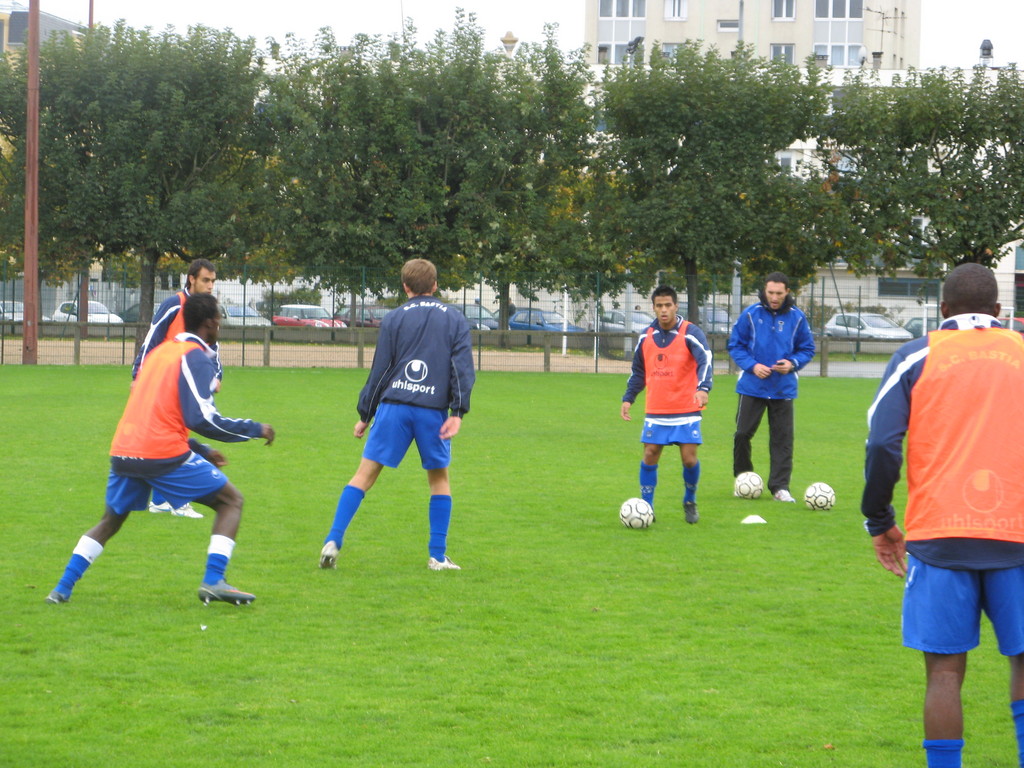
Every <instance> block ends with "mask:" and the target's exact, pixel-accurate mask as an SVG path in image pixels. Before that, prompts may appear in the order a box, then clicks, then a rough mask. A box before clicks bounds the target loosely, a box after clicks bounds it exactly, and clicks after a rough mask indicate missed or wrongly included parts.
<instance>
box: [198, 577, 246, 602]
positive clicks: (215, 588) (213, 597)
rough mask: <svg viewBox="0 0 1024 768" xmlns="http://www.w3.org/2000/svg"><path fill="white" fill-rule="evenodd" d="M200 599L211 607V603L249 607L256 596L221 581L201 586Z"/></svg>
mask: <svg viewBox="0 0 1024 768" xmlns="http://www.w3.org/2000/svg"><path fill="white" fill-rule="evenodd" d="M199 599H200V600H201V601H202V602H203V603H205V604H206V605H209V604H210V603H211V601H212V602H221V603H234V604H235V605H248V604H249V603H251V602H252V601H253V600H255V599H256V595H250V594H249V593H248V592H243V591H242V590H240V589H235V588H234V587H232V586H231V585H230V584H228V583H227V582H226V581H224V579H221V580H220V581H218V582H217V583H216V584H200V585H199Z"/></svg>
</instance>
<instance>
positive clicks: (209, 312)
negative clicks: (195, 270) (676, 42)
mask: <svg viewBox="0 0 1024 768" xmlns="http://www.w3.org/2000/svg"><path fill="white" fill-rule="evenodd" d="M181 312H182V317H183V318H184V319H185V330H186V331H188V332H189V333H195V332H196V331H198V330H199V328H200V326H202V324H203V323H205V322H206V321H207V320H210V319H212V318H215V317H220V309H219V308H218V307H217V297H216V296H214V295H213V294H212V293H192V294H189V297H188V298H187V299H185V306H184V307H182V309H181Z"/></svg>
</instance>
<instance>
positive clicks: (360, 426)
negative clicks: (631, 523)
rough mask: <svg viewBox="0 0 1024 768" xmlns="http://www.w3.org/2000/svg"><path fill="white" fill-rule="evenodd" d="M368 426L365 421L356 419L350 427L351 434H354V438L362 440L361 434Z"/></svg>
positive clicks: (363, 433)
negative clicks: (354, 423)
mask: <svg viewBox="0 0 1024 768" xmlns="http://www.w3.org/2000/svg"><path fill="white" fill-rule="evenodd" d="M368 426H370V425H369V424H367V423H366V422H365V421H357V422H356V425H355V427H354V428H353V429H352V434H353V435H355V437H356V439H358V440H362V439H363V435H365V434H366V428H367V427H368Z"/></svg>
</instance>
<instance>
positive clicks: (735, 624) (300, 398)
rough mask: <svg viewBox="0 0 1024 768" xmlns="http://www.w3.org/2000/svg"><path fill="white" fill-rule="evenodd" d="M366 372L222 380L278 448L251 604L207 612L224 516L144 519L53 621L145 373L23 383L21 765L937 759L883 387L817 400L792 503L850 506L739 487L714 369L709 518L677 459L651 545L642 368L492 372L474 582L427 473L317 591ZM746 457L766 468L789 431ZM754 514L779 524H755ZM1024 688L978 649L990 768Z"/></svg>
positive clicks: (249, 495) (373, 521)
mask: <svg viewBox="0 0 1024 768" xmlns="http://www.w3.org/2000/svg"><path fill="white" fill-rule="evenodd" d="M365 376H366V372H365V371H360V370H339V369H331V370H327V369H302V370H299V369H269V370H268V369H251V368H249V369H237V370H236V369H231V370H228V371H227V372H226V374H225V383H224V391H223V392H222V394H220V395H219V396H218V398H217V402H218V406H219V408H220V410H221V412H222V413H224V414H225V415H226V416H230V417H251V418H255V419H257V420H261V421H268V422H270V423H271V424H273V425H274V427H275V429H276V430H277V434H278V437H277V440H276V442H275V444H274V445H273V446H271V447H269V448H268V447H265V446H264V445H263V443H262V441H253V442H251V443H247V444H227V445H219V446H218V447H220V448H222V450H223V451H224V453H225V454H226V455H227V457H228V460H229V462H230V463H229V464H228V465H227V466H226V467H225V472H226V473H227V475H228V476H229V477H230V478H231V480H232V482H234V483H235V485H237V486H238V487H239V488H240V489H241V491H242V492H243V494H244V495H245V497H246V504H245V510H244V513H243V520H242V527H241V532H240V536H239V540H238V546H237V548H236V550H235V556H234V558H233V559H232V562H231V565H230V567H229V570H228V580H229V581H230V582H231V583H233V584H235V585H236V586H238V587H239V588H241V589H244V590H247V591H251V592H254V593H255V594H256V595H257V600H256V602H255V603H254V604H253V605H252V606H245V607H237V606H232V605H227V604H216V603H215V604H212V605H209V606H204V605H203V604H202V603H200V602H199V600H198V599H197V597H196V587H197V586H198V584H199V581H200V577H201V576H202V573H203V564H204V562H205V553H206V546H207V543H208V541H209V535H210V518H211V516H212V513H209V514H208V515H207V519H206V520H189V519H184V518H172V517H170V516H167V515H151V514H149V513H148V512H137V513H134V515H133V517H132V519H131V520H129V521H128V522H127V523H126V524H125V526H124V528H123V529H122V531H121V533H120V534H119V535H118V536H116V537H115V538H114V539H113V540H112V541H111V542H110V544H109V545H108V547H107V549H106V551H105V552H104V554H103V555H102V556H101V557H100V558H99V559H98V560H97V561H96V563H95V564H94V565H93V567H92V568H91V569H90V570H89V572H88V573H87V574H86V575H85V577H84V578H83V579H82V581H81V582H80V583H79V585H78V586H77V588H76V590H75V593H74V597H73V600H72V602H71V603H69V604H67V605H59V606H55V605H48V604H46V603H44V602H43V600H44V598H45V596H46V594H47V593H48V592H49V590H50V589H51V588H52V587H53V586H54V584H55V583H56V580H57V578H58V577H59V575H60V573H61V572H62V570H63V568H64V565H65V564H66V562H67V559H68V556H69V555H70V552H71V549H72V548H73V546H74V545H75V543H76V542H77V540H78V538H79V536H80V535H81V534H82V533H83V532H84V531H85V530H87V529H88V528H90V527H91V526H92V525H93V524H94V523H95V522H96V521H97V520H98V519H99V517H100V515H101V513H102V508H103V492H104V487H105V482H106V475H107V469H108V460H107V450H108V448H109V444H110V439H111V436H112V434H113V430H114V427H115V425H116V423H117V420H118V418H119V416H120V414H121V410H122V408H123V406H124V401H125V398H126V397H127V394H128V382H129V375H128V371H127V370H126V369H124V368H115V367H88V368H67V367H39V368H34V367H23V366H3V367H0V381H2V390H0V391H2V392H3V395H4V407H3V410H2V415H0V425H2V434H3V435H4V437H5V448H6V451H5V457H4V461H3V469H2V473H3V474H2V488H3V491H4V494H3V499H4V506H3V514H2V516H0V531H2V533H3V536H2V541H3V542H4V554H3V557H2V558H0V767H2V768H8V767H10V768H110V766H132V767H133V768H156V767H158V766H160V767H163V766H175V767H178V766H182V767H185V768H193V767H194V768H210V767H218V768H219V767H222V766H223V767H224V768H228V767H229V766H230V767H231V768H235V767H237V766H260V767H263V766H267V767H268V768H270V767H275V768H276V767H278V766H284V767H288V768H290V767H292V766H295V767H299V766H303V767H304V766H310V765H314V764H321V765H343V766H353V767H357V768H362V767H363V766H366V767H370V766H396V767H397V766H403V767H404V766H424V767H433V766H459V767H461V766H509V767H510V768H513V767H514V768H522V767H523V766H530V767H537V768H540V767H542V766H545V767H548V766H552V767H556V766H587V767H591V766H592V767H593V768H613V767H618V766H621V767H622V768H635V767H636V766H673V767H675V766H687V767H688V768H693V767H704V766H706V767H707V768H723V767H725V768H733V767H735V768H751V767H755V766H765V767H767V766H808V767H812V766H849V767H850V768H881V767H889V766H891V767H893V768H906V767H907V766H913V765H924V755H923V752H922V750H921V749H920V742H921V738H922V733H921V714H920V710H921V697H922V694H923V682H924V671H923V665H922V662H921V659H920V654H918V653H917V652H914V651H909V650H907V649H904V648H902V647H900V640H899V604H900V599H901V591H902V585H901V582H900V581H899V580H897V579H896V578H895V577H893V576H892V575H891V574H888V573H887V572H885V571H883V570H882V568H881V567H880V566H879V565H877V564H876V563H875V561H874V556H873V554H872V549H871V546H870V541H869V540H868V537H867V535H866V534H865V533H864V531H863V528H862V526H861V520H862V518H861V516H860V513H859V511H858V506H859V496H860V490H861V477H862V465H863V443H864V438H865V436H866V431H867V430H866V422H865V411H866V409H867V406H868V404H869V402H870V399H871V397H872V395H873V393H874V389H875V387H876V385H877V382H874V381H871V380H863V379H816V378H812V379H805V380H803V381H802V382H801V396H800V398H799V400H798V401H797V410H796V420H797V443H796V468H795V471H794V479H793V488H792V490H793V493H794V495H796V496H798V498H799V497H802V493H803V489H804V488H805V487H806V486H807V485H809V484H810V483H811V482H814V481H819V480H820V481H825V482H828V483H830V484H831V485H832V486H833V487H834V488H835V490H836V494H837V497H838V502H837V504H836V506H835V508H833V509H832V510H830V511H828V512H812V511H811V510H809V509H806V508H805V507H804V506H803V504H802V503H800V504H798V505H791V504H780V503H778V502H774V501H771V500H769V499H768V498H767V497H763V498H762V499H760V500H757V501H744V500H740V499H736V498H734V497H733V496H732V479H731V455H732V423H733V416H734V410H735V405H736V396H735V394H734V392H733V383H734V379H733V378H732V377H726V376H719V377H716V382H715V384H716V386H715V389H714V391H713V392H712V394H711V404H710V408H709V410H708V411H707V412H706V415H705V421H704V438H705V445H704V446H703V447H702V448H701V454H700V455H701V465H702V475H701V482H700V490H699V493H698V503H699V506H700V513H701V520H700V523H699V524H698V525H695V526H690V525H687V524H686V523H685V522H684V521H683V514H682V509H681V505H680V499H681V495H682V479H681V465H680V461H679V456H678V452H676V451H673V450H671V449H667V450H666V451H665V453H664V455H663V457H662V463H661V472H660V478H659V479H660V483H659V487H658V495H657V498H656V503H655V508H656V511H657V522H656V523H655V524H654V525H653V526H652V527H651V528H650V529H647V530H627V529H625V528H624V527H623V526H622V525H621V524H620V523H619V521H618V508H619V504H620V503H621V501H622V500H624V499H626V498H627V497H630V496H635V495H637V494H638V488H637V470H638V465H639V461H640V453H641V449H640V444H639V431H640V424H641V422H640V421H639V420H634V421H633V422H631V423H626V422H623V421H622V420H621V419H620V418H619V403H620V399H621V395H622V392H623V390H624V388H625V377H624V376H618V375H616V376H613V375H579V374H577V375H571V374H529V373H511V374H509V373H483V374H481V375H480V377H479V380H478V383H477V388H476V389H475V391H474V395H473V409H472V412H471V413H470V414H469V415H468V416H467V418H466V420H465V422H464V424H463V429H462V432H460V434H459V435H458V436H457V437H456V438H455V440H454V441H453V453H454V463H453V467H452V482H453V491H454V493H453V495H454V505H455V506H454V512H453V522H452V530H451V535H450V536H449V554H450V555H451V557H452V559H453V560H455V562H457V563H459V564H460V565H461V566H462V570H461V571H458V572H440V573H438V572H432V571H429V570H427V568H426V560H427V551H426V540H427V513H426V498H427V487H426V479H425V476H424V473H423V472H422V470H420V468H419V462H418V457H416V455H415V452H414V451H413V452H412V454H411V455H410V456H409V457H407V459H406V462H405V464H403V466H402V467H401V468H400V469H398V470H393V471H392V470H385V473H384V474H383V475H382V476H381V479H380V480H379V481H378V483H377V485H376V486H375V487H374V489H373V490H372V491H371V492H370V494H369V495H368V496H367V499H366V501H365V502H364V504H363V506H362V508H361V509H360V511H359V514H358V515H357V516H356V518H355V520H354V522H353V524H352V527H351V528H350V530H349V533H348V535H347V537H346V542H345V548H344V549H343V550H342V554H341V557H340V558H339V561H338V569H337V570H336V571H321V570H319V568H318V567H317V560H318V555H319V551H320V545H321V543H322V541H323V536H324V533H325V532H326V530H327V528H328V527H329V523H330V520H331V517H332V515H333V512H334V508H335V504H336V502H337V497H338V494H339V492H340V490H341V488H342V487H343V485H344V483H345V482H346V481H347V480H348V479H349V477H350V476H351V474H352V472H353V471H354V469H355V467H356V464H357V462H358V457H359V453H360V450H361V447H362V443H361V442H359V441H357V440H355V439H354V438H353V437H352V425H353V424H354V423H355V421H356V419H357V414H356V412H355V401H356V396H357V394H358V391H359V388H360V387H361V386H362V383H363V381H364V380H365ZM641 409H642V400H641V401H638V404H637V408H636V409H635V412H636V413H637V414H639V413H642V410H641ZM755 464H756V465H757V469H758V470H759V471H760V472H762V474H764V475H766V474H767V424H765V425H763V426H762V429H761V431H760V432H759V434H758V436H757V439H756V441H755ZM902 492H903V488H902V486H901V488H900V493H901V494H902ZM899 501H900V503H902V497H901V498H900V499H899ZM204 511H207V512H209V510H205V509H204ZM752 513H756V514H759V515H761V516H762V517H764V518H765V519H766V520H767V524H766V525H741V524H740V521H741V520H742V519H743V518H744V517H746V516H747V515H748V514H752ZM1006 678H1007V670H1006V663H1005V661H1003V660H1002V659H1001V658H1000V657H999V656H998V652H997V650H996V648H995V644H994V640H993V638H992V636H991V632H990V631H989V630H988V628H987V626H986V628H985V630H984V632H983V635H982V645H981V648H980V649H979V651H978V652H976V654H975V655H973V656H972V659H971V662H970V672H969V674H968V677H967V683H966V685H965V689H964V704H965V712H966V723H967V734H966V739H967V748H966V750H965V753H964V754H965V764H967V765H970V766H972V767H973V768H979V767H980V766H1010V765H1015V764H1016V745H1015V742H1014V738H1013V734H1012V724H1011V721H1010V715H1009V707H1008V705H1007V696H1006V691H1007V682H1006Z"/></svg>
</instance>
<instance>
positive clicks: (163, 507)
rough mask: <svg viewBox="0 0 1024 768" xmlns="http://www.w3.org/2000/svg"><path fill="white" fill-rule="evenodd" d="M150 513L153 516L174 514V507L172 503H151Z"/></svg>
mask: <svg viewBox="0 0 1024 768" xmlns="http://www.w3.org/2000/svg"><path fill="white" fill-rule="evenodd" d="M149 511H150V512H152V513H153V514H158V513H160V512H173V511H174V507H172V506H171V505H170V503H169V502H166V501H165V502H164V503H163V504H154V503H153V502H152V501H151V502H149Z"/></svg>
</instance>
